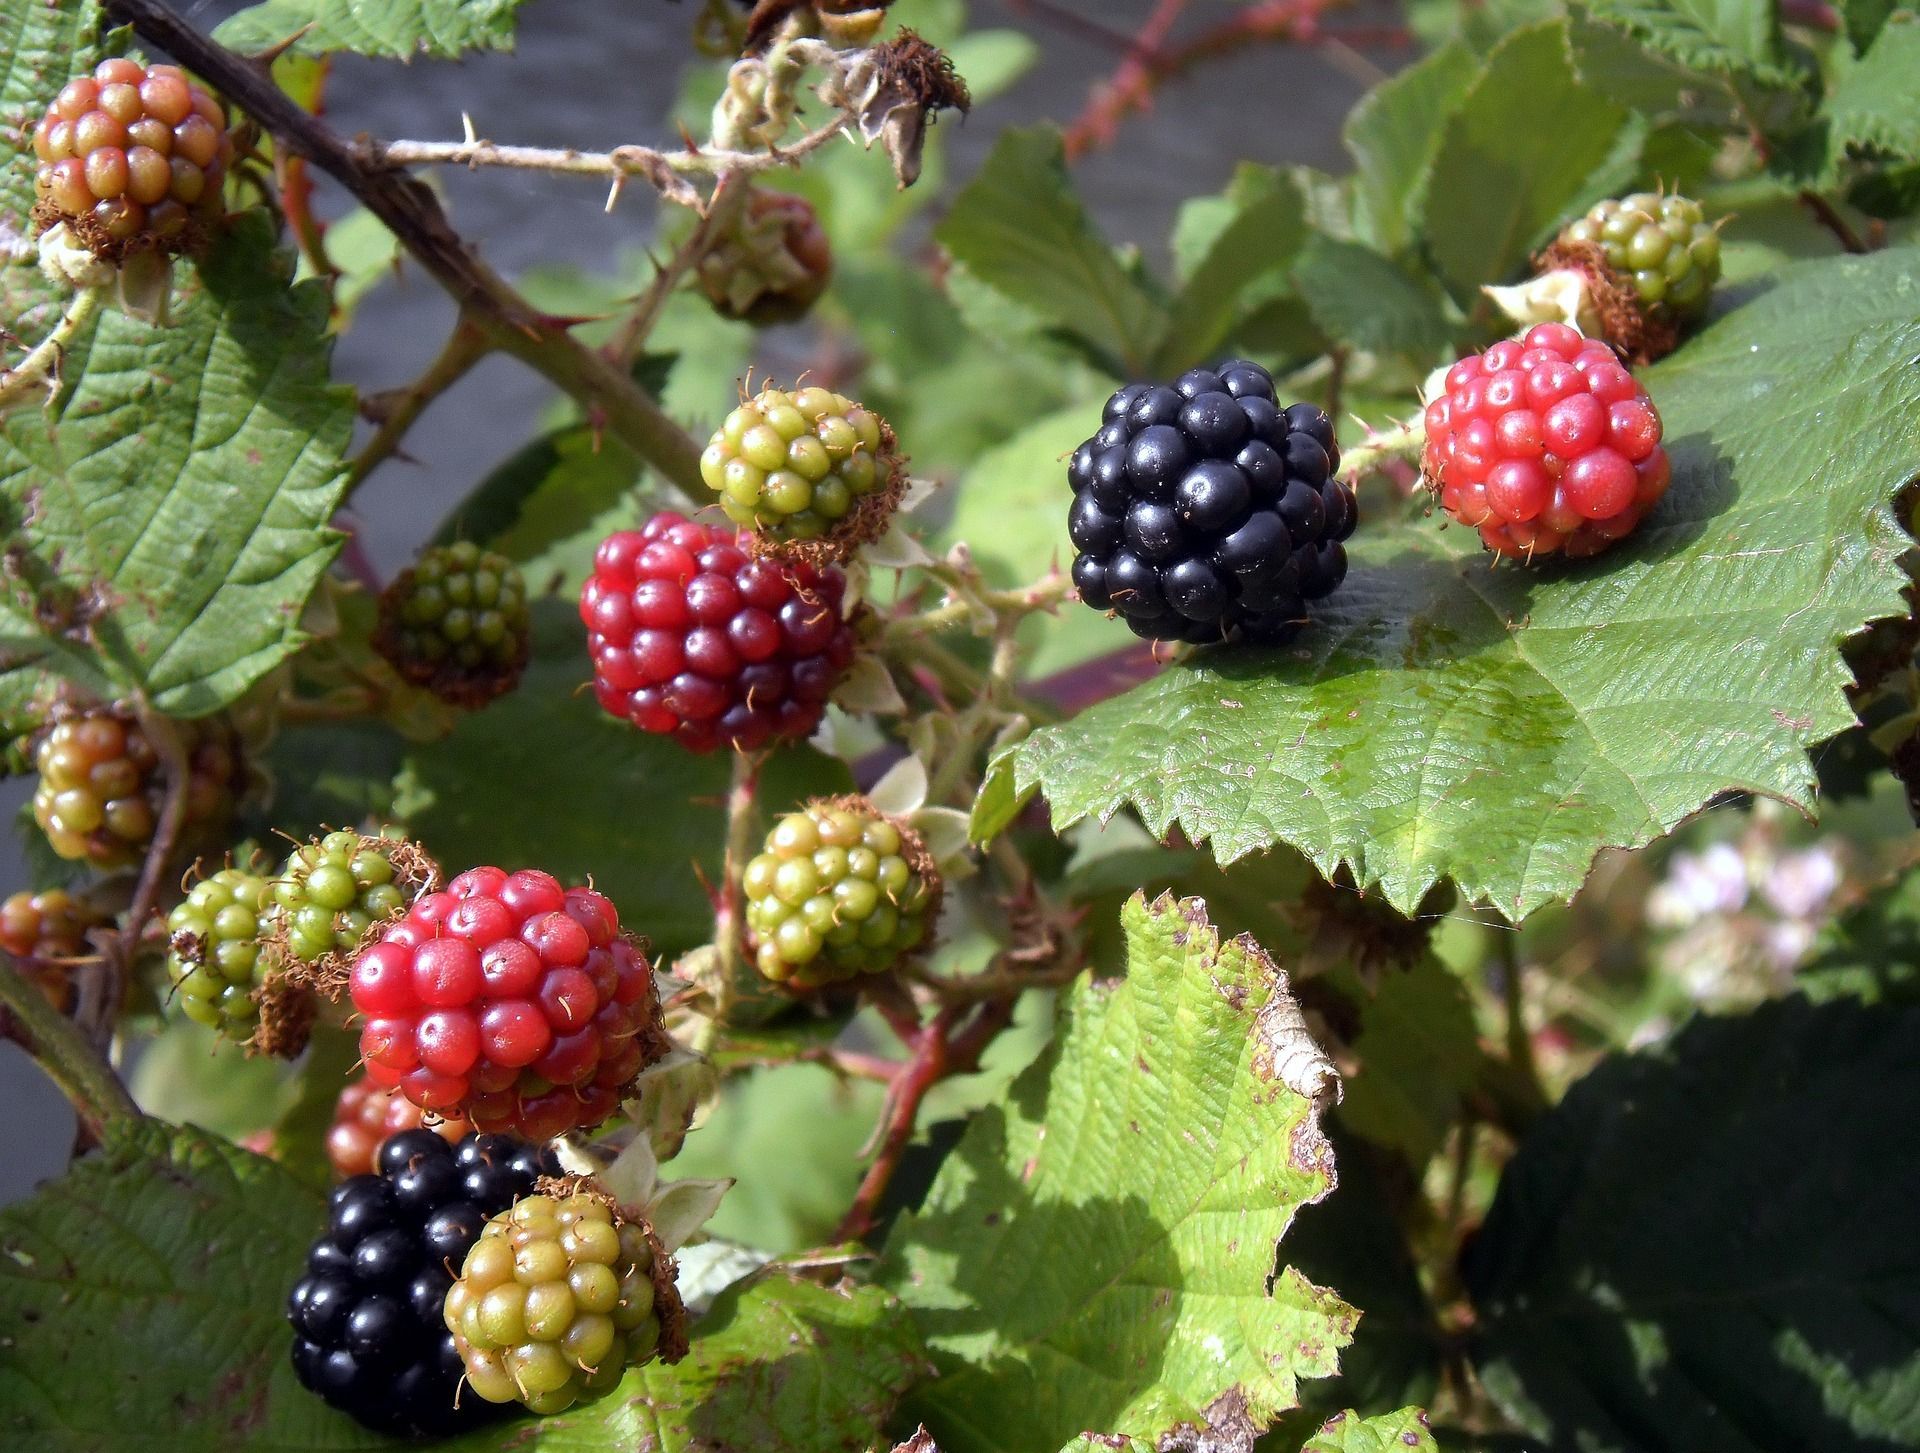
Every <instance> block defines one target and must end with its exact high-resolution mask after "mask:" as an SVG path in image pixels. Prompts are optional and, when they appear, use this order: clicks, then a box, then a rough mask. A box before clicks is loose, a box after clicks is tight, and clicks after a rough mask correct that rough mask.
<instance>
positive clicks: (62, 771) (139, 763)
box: [33, 708, 239, 869]
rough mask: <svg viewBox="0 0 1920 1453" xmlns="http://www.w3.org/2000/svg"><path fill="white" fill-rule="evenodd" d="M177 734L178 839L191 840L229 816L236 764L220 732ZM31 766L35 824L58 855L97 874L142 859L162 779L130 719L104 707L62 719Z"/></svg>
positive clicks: (194, 728) (190, 729)
mask: <svg viewBox="0 0 1920 1453" xmlns="http://www.w3.org/2000/svg"><path fill="white" fill-rule="evenodd" d="M182 731H183V732H184V733H185V734H186V737H187V745H188V768H189V773H190V776H189V779H188V783H187V794H186V820H185V823H184V824H183V832H182V837H183V839H186V840H191V839H193V838H194V837H196V836H197V835H199V834H200V833H203V832H204V831H206V830H208V829H210V828H213V827H217V826H218V825H219V824H220V823H221V822H222V821H224V819H225V818H226V816H227V814H228V812H229V811H231V809H232V806H233V787H234V783H235V781H236V778H237V776H238V772H239V761H238V753H237V751H236V748H235V743H234V741H233V738H232V735H231V733H229V732H228V731H226V730H225V729H224V728H222V727H219V726H217V725H214V724H211V723H187V724H182ZM34 767H35V770H36V771H38V772H39V774H40V782H39V785H38V787H37V788H36V789H35V790H34V794H33V816H34V820H35V821H36V822H38V823H39V824H40V829H41V831H42V832H44V833H46V835H47V841H48V842H49V843H51V844H52V846H53V850H54V851H55V852H56V853H58V854H59V855H60V856H61V857H63V858H71V859H74V860H84V861H86V862H88V863H91V864H92V865H93V866H94V867H96V868H101V869H111V868H124V867H127V866H130V865H131V864H133V863H136V862H138V861H139V860H140V858H141V856H142V855H143V854H144V853H145V852H146V850H147V844H148V843H150V842H151V841H152V840H153V833H154V829H155V827H156V826H158V824H159V820H160V810H161V805H162V797H163V795H164V787H165V782H164V776H165V774H164V773H163V772H162V771H161V770H160V758H159V754H158V753H156V752H155V751H154V749H153V745H152V743H150V742H149V741H148V740H147V737H146V733H145V732H143V731H141V729H140V726H139V724H138V723H137V722H136V721H134V719H133V718H132V717H130V716H124V715H122V714H120V713H118V712H114V711H110V710H106V709H104V708H101V709H93V710H85V711H79V712H74V713H71V714H69V715H66V716H64V717H63V718H61V719H60V720H58V721H56V722H55V723H54V725H53V726H52V727H50V728H48V730H47V731H46V733H45V734H44V735H43V736H41V738H40V740H39V743H38V745H37V747H36V748H35V751H34Z"/></svg>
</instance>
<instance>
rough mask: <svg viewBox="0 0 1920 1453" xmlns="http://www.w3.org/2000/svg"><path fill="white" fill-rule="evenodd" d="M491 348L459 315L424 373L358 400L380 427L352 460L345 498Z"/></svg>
mask: <svg viewBox="0 0 1920 1453" xmlns="http://www.w3.org/2000/svg"><path fill="white" fill-rule="evenodd" d="M493 348H494V345H493V344H492V342H490V341H489V340H488V338H487V335H486V333H485V332H484V331H482V330H481V328H479V327H478V326H477V325H475V324H474V323H472V322H471V321H469V320H468V319H467V317H466V316H465V315H464V314H463V315H462V316H461V317H460V319H459V320H458V321H457V322H455V323H454V325H453V332H452V334H451V335H449V336H448V338H447V342H446V346H445V347H444V348H442V349H441V350H440V353H439V356H438V357H436V358H435V359H434V360H433V362H432V363H430V364H428V365H427V370H426V372H425V373H423V374H421V375H420V377H418V378H417V379H415V380H414V381H413V382H412V383H410V384H408V385H407V386H406V387H405V388H403V389H396V390H394V391H393V392H392V393H388V394H375V395H371V396H369V397H367V398H364V399H362V400H361V405H360V407H361V412H362V413H365V414H367V415H368V417H370V418H376V419H377V420H378V422H379V425H380V427H379V429H378V430H377V431H376V432H375V433H374V436H373V437H372V438H371V439H369V440H368V441H367V443H366V447H365V448H363V449H361V451H360V452H359V453H358V454H356V455H355V456H354V457H353V464H352V466H351V468H350V469H349V471H348V475H347V496H348V497H351V496H352V494H353V492H354V490H356V489H358V488H359V487H360V482H361V481H362V480H364V479H365V478H366V477H367V476H368V475H369V474H371V473H373V470H374V467H375V466H376V465H378V464H380V463H382V462H383V461H385V460H386V459H388V458H390V457H391V456H392V455H393V453H394V452H395V451H396V450H398V449H399V447H400V441H401V440H402V439H403V438H405V437H406V433H407V430H409V429H411V428H412V427H413V425H414V421H415V420H416V419H418V418H419V417H420V416H421V415H422V414H423V413H425V412H426V410H427V405H428V404H430V403H432V402H433V401H434V400H435V399H437V398H439V397H440V395H441V394H443V393H445V392H446V391H447V390H448V389H450V388H452V387H453V386H454V385H455V384H456V383H458V382H460V380H461V379H463V378H465V377H466V376H467V375H468V374H469V373H471V372H472V371H473V367H474V365H475V364H477V363H478V362H479V361H480V360H481V359H483V358H485V357H486V356H487V355H488V354H489V353H491V352H493ZM376 410H377V412H375V411H376Z"/></svg>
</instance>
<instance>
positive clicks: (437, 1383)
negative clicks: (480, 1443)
mask: <svg viewBox="0 0 1920 1453" xmlns="http://www.w3.org/2000/svg"><path fill="white" fill-rule="evenodd" d="M378 1163H379V1165H380V1170H381V1173H380V1174H379V1175H368V1176H355V1177H353V1178H352V1179H351V1180H348V1181H346V1182H344V1183H343V1184H342V1185H340V1186H339V1187H338V1188H336V1189H335V1190H334V1192H333V1193H332V1194H331V1195H330V1196H329V1197H328V1225H327V1230H326V1233H325V1234H324V1235H323V1236H322V1237H321V1238H320V1239H319V1240H318V1241H316V1242H315V1243H314V1245H313V1247H312V1249H311V1250H310V1251H309V1252H308V1254H307V1271H306V1274H305V1275H304V1276H302V1277H301V1278H300V1280H299V1281H298V1282H297V1283H296V1284H295V1286H294V1288H293V1290H292V1292H291V1294H290V1295H289V1296H288V1298H287V1321H288V1322H289V1323H290V1324H291V1326H292V1328H293V1348H292V1361H293V1370H294V1375H295V1376H296V1377H298V1378H299V1380H300V1383H301V1385H302V1386H303V1387H306V1388H308V1389H309V1390H311V1391H313V1392H315V1393H317V1394H319V1396H320V1397H322V1398H324V1399H325V1400H326V1401H327V1402H329V1403H331V1404H332V1405H333V1406H334V1407H336V1408H339V1409H340V1410H341V1411H342V1412H345V1413H347V1414H349V1415H350V1416H352V1417H353V1418H355V1419H357V1420H358V1421H359V1422H361V1423H363V1424H365V1425H366V1426H367V1427H369V1428H373V1429H376V1430H378V1431H380V1432H386V1433H399V1434H408V1435H413V1436H438V1435H442V1434H447V1433H454V1432H458V1431H460V1430H461V1429H462V1428H467V1427H472V1426H475V1425H476V1424H478V1423H480V1422H482V1421H485V1420H488V1419H491V1418H494V1417H497V1416H498V1415H499V1413H498V1409H497V1408H496V1407H495V1405H494V1404H491V1403H488V1402H485V1401H483V1400H481V1399H479V1398H476V1397H460V1396H459V1391H460V1377H461V1370H462V1369H461V1366H460V1360H459V1358H458V1356H457V1355H456V1354H455V1353H454V1351H453V1337H452V1334H451V1333H449V1332H448V1331H447V1328H446V1322H445V1316H444V1312H445V1302H446V1294H447V1289H448V1288H449V1287H451V1286H452V1285H453V1276H454V1270H455V1269H456V1268H457V1267H458V1266H459V1265H460V1264H461V1262H462V1261H463V1260H464V1259H465V1257H466V1254H467V1252H468V1250H469V1249H470V1248H471V1247H472V1245H473V1243H474V1242H475V1241H476V1240H478V1239H479V1235H480V1231H481V1229H482V1228H483V1227H484V1226H485V1225H486V1223H487V1221H488V1219H489V1218H490V1217H492V1216H493V1215H496V1214H497V1213H499V1212H501V1211H504V1210H506V1209H507V1208H508V1207H510V1206H511V1205H513V1203H514V1202H515V1201H516V1200H518V1199H520V1198H521V1197H523V1196H528V1195H531V1194H532V1193H533V1190H534V1183H535V1181H536V1180H537V1179H538V1178H539V1177H540V1176H542V1175H557V1174H559V1171H560V1166H559V1163H558V1162H557V1160H555V1158H554V1157H553V1155H552V1153H551V1152H550V1151H547V1150H544V1149H543V1148H541V1147H537V1146H532V1145H528V1144H526V1143H525V1142H523V1141H519V1140H515V1139H514V1138H512V1137H511V1136H504V1135H469V1136H468V1137H466V1139H464V1140H462V1141H461V1142H460V1143H459V1145H458V1146H452V1145H449V1144H448V1143H447V1142H446V1141H445V1140H443V1139H442V1138H441V1137H440V1136H438V1135H436V1134H434V1133H433V1132H431V1131H413V1132H407V1133H403V1134H401V1135H397V1136H394V1137H393V1138H391V1139H390V1140H388V1141H387V1142H386V1144H385V1145H384V1146H382V1147H381V1151H380V1155H379V1161H378ZM476 1182H477V1183H480V1185H481V1187H482V1189H483V1190H484V1192H485V1194H484V1195H476V1194H474V1193H473V1184H472V1183H476Z"/></svg>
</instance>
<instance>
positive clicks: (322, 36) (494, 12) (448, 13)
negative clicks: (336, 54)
mask: <svg viewBox="0 0 1920 1453" xmlns="http://www.w3.org/2000/svg"><path fill="white" fill-rule="evenodd" d="M524 3H525V0H264V3H262V4H259V5H254V6H250V7H249V8H248V9H245V10H242V11H241V12H240V13H239V14H238V15H234V16H230V17H229V18H228V19H227V20H226V21H224V22H223V23H222V24H221V26H220V28H219V29H218V30H216V31H215V32H214V38H215V39H216V40H218V41H220V42H221V43H222V44H223V45H228V46H231V47H232V48H233V49H235V50H240V51H263V50H270V49H272V48H273V47H274V46H277V45H279V44H281V43H282V42H284V41H286V40H287V39H288V38H290V37H293V36H298V37H299V39H298V40H296V41H295V42H294V46H295V49H298V50H303V51H307V52H310V53H313V54H323V53H325V52H327V51H334V50H350V51H354V52H356V53H358V54H360V55H366V56H384V57H387V58H388V59H391V60H410V59H412V58H413V57H414V56H437V57H441V58H445V57H450V56H457V55H459V54H460V53H461V52H462V51H469V50H511V49H512V48H513V29H514V19H515V14H516V12H517V11H518V10H519V9H520V7H521V5H522V4H524Z"/></svg>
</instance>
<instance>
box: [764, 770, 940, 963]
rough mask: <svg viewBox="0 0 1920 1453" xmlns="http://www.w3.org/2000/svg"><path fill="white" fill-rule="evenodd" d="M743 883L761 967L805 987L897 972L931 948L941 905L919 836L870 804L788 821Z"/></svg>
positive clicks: (832, 807)
mask: <svg viewBox="0 0 1920 1453" xmlns="http://www.w3.org/2000/svg"><path fill="white" fill-rule="evenodd" d="M742 886H743V887H744V889H745V891H746V896H747V910H746V919H747V926H748V927H749V928H750V929H751V930H752V943H753V952H754V962H755V963H756V964H757V965H758V966H759V969H760V972H761V973H762V974H763V975H765V976H766V977H767V978H768V979H771V980H773V981H774V982H776V983H788V984H792V985H794V986H795V987H798V988H812V987H815V986H817V985H820V984H824V983H827V982H829V981H832V980H836V979H847V978H851V977H853V976H854V975H855V974H875V973H881V972H883V971H885V970H887V969H890V968H892V967H893V966H894V965H895V964H897V963H898V962H899V961H900V960H901V959H902V958H903V957H905V956H906V955H907V954H909V953H911V952H912V951H913V950H914V949H916V948H918V947H919V946H920V945H921V944H922V943H923V942H925V940H926V938H927V933H928V930H929V929H930V928H931V926H932V924H933V921H934V918H935V917H936V916H937V914H938V911H939V906H940V877H939V872H938V870H937V869H936V868H935V867H934V865H933V861H932V859H931V858H930V857H929V856H928V855H927V851H926V848H925V847H924V846H923V845H922V844H921V842H920V840H919V838H918V837H916V836H915V835H914V834H913V833H912V832H911V831H908V830H906V829H904V828H903V827H901V825H900V824H899V823H896V822H894V821H893V820H891V819H890V818H888V817H886V816H885V815H884V814H882V813H881V812H879V811H878V810H877V809H875V808H874V806H873V804H872V803H870V802H868V801H867V800H866V799H865V798H860V797H835V798H828V799H825V800H823V801H819V802H811V803H809V804H807V806H806V807H805V808H804V809H803V810H802V811H800V812H795V813H792V814H789V815H788V816H786V817H784V818H782V819H781V820H780V821H779V822H778V823H776V824H775V825H774V828H773V831H772V832H771V833H769V834H768V835H767V844H766V850H765V851H764V852H762V853H761V854H760V855H759V856H757V857H756V858H754V859H753V860H752V861H751V862H749V863H748V864H747V869H746V873H745V875H744V877H743V879H742Z"/></svg>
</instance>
